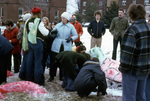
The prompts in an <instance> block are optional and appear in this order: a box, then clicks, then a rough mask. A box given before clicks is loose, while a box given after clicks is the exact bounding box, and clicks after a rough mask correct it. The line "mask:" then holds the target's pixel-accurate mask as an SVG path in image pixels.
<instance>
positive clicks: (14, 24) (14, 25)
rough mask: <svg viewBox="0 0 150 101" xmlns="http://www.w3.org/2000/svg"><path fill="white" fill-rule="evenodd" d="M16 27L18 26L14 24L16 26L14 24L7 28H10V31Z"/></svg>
mask: <svg viewBox="0 0 150 101" xmlns="http://www.w3.org/2000/svg"><path fill="white" fill-rule="evenodd" d="M15 27H16V25H15V24H14V26H12V27H11V29H10V30H9V29H7V30H8V31H11V30H13V29H14V28H15Z"/></svg>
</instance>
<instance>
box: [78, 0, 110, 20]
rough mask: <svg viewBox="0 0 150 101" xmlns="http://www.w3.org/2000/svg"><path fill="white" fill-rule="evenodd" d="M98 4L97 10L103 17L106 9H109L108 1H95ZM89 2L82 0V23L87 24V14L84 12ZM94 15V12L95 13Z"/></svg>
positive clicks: (80, 10)
mask: <svg viewBox="0 0 150 101" xmlns="http://www.w3.org/2000/svg"><path fill="white" fill-rule="evenodd" d="M95 1H96V4H97V10H99V11H100V12H101V13H102V16H103V15H104V13H105V10H106V7H107V0H95ZM87 2H88V0H80V7H79V8H80V9H79V12H80V14H81V15H82V21H83V22H85V16H84V15H85V14H84V12H85V11H86V10H85V8H86V3H87ZM93 15H94V12H93Z"/></svg>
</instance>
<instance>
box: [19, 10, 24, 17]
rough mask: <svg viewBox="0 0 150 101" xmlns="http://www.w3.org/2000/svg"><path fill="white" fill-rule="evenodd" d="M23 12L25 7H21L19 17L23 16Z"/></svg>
mask: <svg viewBox="0 0 150 101" xmlns="http://www.w3.org/2000/svg"><path fill="white" fill-rule="evenodd" d="M22 14H23V8H19V18H20V17H21V15H22Z"/></svg>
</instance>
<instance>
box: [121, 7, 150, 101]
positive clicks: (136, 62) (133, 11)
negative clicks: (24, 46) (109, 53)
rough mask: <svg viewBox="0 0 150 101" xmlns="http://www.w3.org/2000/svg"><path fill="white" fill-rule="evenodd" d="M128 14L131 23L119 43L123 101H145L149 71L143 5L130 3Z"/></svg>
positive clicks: (148, 34)
mask: <svg viewBox="0 0 150 101" xmlns="http://www.w3.org/2000/svg"><path fill="white" fill-rule="evenodd" d="M128 15H129V17H130V19H131V22H132V25H131V26H130V27H129V28H128V29H127V30H126V32H125V34H124V37H123V40H122V43H121V57H120V67H119V70H120V71H121V72H122V88H123V97H122V100H123V101H146V97H145V84H146V79H147V77H148V74H149V73H150V27H149V25H148V24H147V23H146V20H145V15H146V11H145V8H144V6H143V5H140V4H131V5H130V7H129V9H128Z"/></svg>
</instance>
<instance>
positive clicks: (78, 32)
mask: <svg viewBox="0 0 150 101" xmlns="http://www.w3.org/2000/svg"><path fill="white" fill-rule="evenodd" d="M71 24H72V25H73V26H74V27H75V29H76V31H77V34H78V38H77V39H76V40H74V42H79V41H80V35H79V34H81V35H82V34H83V29H82V26H81V24H80V23H79V22H78V21H76V24H73V23H72V22H71Z"/></svg>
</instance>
